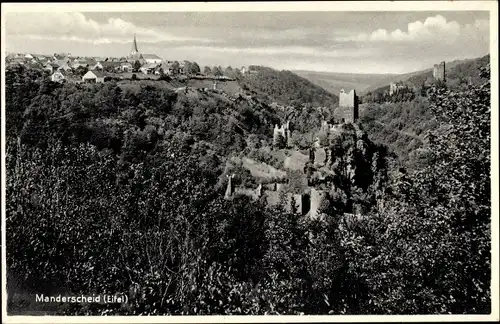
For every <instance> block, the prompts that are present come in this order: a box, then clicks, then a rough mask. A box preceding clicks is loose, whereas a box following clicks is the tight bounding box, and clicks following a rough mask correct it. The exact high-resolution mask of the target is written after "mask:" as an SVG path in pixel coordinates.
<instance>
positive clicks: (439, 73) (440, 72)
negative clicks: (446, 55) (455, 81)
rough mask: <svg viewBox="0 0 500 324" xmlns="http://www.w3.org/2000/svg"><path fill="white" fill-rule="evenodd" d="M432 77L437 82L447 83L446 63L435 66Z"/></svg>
mask: <svg viewBox="0 0 500 324" xmlns="http://www.w3.org/2000/svg"><path fill="white" fill-rule="evenodd" d="M432 76H433V77H434V79H435V80H441V81H446V75H445V62H444V61H443V62H441V63H439V64H434V70H433V71H432Z"/></svg>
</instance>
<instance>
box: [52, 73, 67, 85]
mask: <svg viewBox="0 0 500 324" xmlns="http://www.w3.org/2000/svg"><path fill="white" fill-rule="evenodd" d="M66 76H67V74H66V72H65V71H64V70H59V71H55V72H54V73H52V75H51V76H50V80H51V81H52V82H59V83H62V82H64V81H65V80H66Z"/></svg>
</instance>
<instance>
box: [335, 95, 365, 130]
mask: <svg viewBox="0 0 500 324" xmlns="http://www.w3.org/2000/svg"><path fill="white" fill-rule="evenodd" d="M358 99H359V98H358V96H357V95H356V90H354V89H352V90H351V91H349V92H345V91H344V89H342V90H340V94H339V107H338V108H337V109H335V111H334V116H335V118H336V119H338V120H341V121H342V122H345V123H355V122H356V121H357V120H358V116H359V110H358V109H359V108H358Z"/></svg>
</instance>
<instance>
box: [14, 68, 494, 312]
mask: <svg viewBox="0 0 500 324" xmlns="http://www.w3.org/2000/svg"><path fill="white" fill-rule="evenodd" d="M478 72H479V71H478ZM479 78H480V80H481V85H477V84H470V85H466V86H465V87H463V88H460V89H457V90H451V89H447V88H446V87H445V86H443V85H433V86H432V87H430V88H429V89H428V92H427V97H425V98H420V97H419V99H418V100H421V101H416V100H415V101H413V103H412V105H413V106H408V107H407V106H404V107H403V106H401V107H399V106H397V105H395V104H389V105H385V106H384V105H381V106H377V107H372V108H370V109H365V115H364V117H363V119H362V121H361V123H359V125H356V127H355V126H354V125H350V124H345V125H343V126H342V127H338V128H336V129H337V130H338V133H337V136H335V137H328V136H325V137H324V138H320V139H319V140H320V141H322V142H325V144H324V145H325V147H327V148H329V149H330V152H333V153H332V154H330V156H329V159H327V160H328V161H329V165H327V166H326V167H325V168H326V169H328V168H329V169H330V170H333V172H332V173H331V174H330V175H329V176H326V177H322V174H320V173H321V172H319V171H321V170H320V169H321V168H320V167H318V166H314V165H309V164H308V165H307V168H306V169H305V170H302V171H301V172H309V173H312V174H315V172H317V173H319V174H318V176H317V179H318V184H313V185H317V186H318V187H319V186H322V185H323V186H326V187H328V190H332V191H334V192H336V193H335V194H334V195H332V196H331V200H325V202H326V203H325V204H321V205H320V206H319V210H320V211H321V212H322V213H323V215H324V218H323V219H313V218H309V217H304V216H303V215H300V214H299V213H297V212H294V211H293V210H291V211H287V210H286V209H285V208H284V206H283V205H276V206H268V205H266V204H265V202H264V201H262V200H252V199H250V198H248V197H246V196H242V195H236V196H235V197H234V198H233V199H231V200H226V199H224V188H223V187H222V186H220V185H218V184H220V179H221V178H224V177H222V176H223V175H225V172H226V173H227V171H228V170H226V169H225V166H226V162H227V160H228V159H229V158H231V157H232V156H233V155H236V156H237V155H239V154H242V155H243V156H244V155H251V154H254V155H255V156H254V157H255V158H257V155H258V154H261V153H262V152H265V150H260V149H261V148H262V147H265V148H266V150H267V152H271V153H269V154H268V155H267V156H263V157H262V156H261V158H263V159H267V161H268V162H269V163H270V164H272V163H274V162H273V160H272V158H273V157H274V156H273V154H277V153H276V152H277V151H276V150H274V151H271V150H272V144H271V142H272V139H273V128H274V125H275V124H281V123H284V122H285V120H287V119H290V120H292V121H295V122H296V124H297V127H296V129H295V130H294V132H296V133H297V134H294V140H295V141H296V142H297V143H295V144H294V145H295V146H296V147H302V148H304V150H305V152H308V151H307V150H308V149H309V148H311V147H312V146H313V143H312V142H311V141H310V139H312V140H315V139H314V138H311V137H312V136H313V135H314V134H315V133H316V130H318V129H319V128H320V126H321V121H322V119H327V118H328V110H321V109H316V108H314V107H315V106H318V105H319V106H328V105H334V103H336V102H337V98H336V97H335V96H334V95H331V94H329V93H327V92H326V91H324V90H323V89H320V88H319V87H316V86H311V84H310V83H309V82H308V81H306V80H304V79H302V78H300V77H297V76H296V75H294V74H293V73H291V72H287V71H282V72H278V71H274V70H271V69H267V68H261V69H260V71H258V73H254V74H250V75H245V76H243V79H241V80H240V82H241V83H242V86H243V87H245V86H246V88H247V89H248V90H247V91H250V92H251V91H254V93H255V94H256V96H252V97H256V98H250V99H249V98H247V97H246V96H237V97H231V96H226V95H223V94H221V93H220V92H219V91H201V90H192V89H191V90H185V91H177V92H176V91H173V90H169V89H167V88H165V87H162V86H161V82H162V81H158V83H156V84H155V83H150V84H148V85H146V84H143V83H141V82H142V81H137V83H136V84H134V87H130V86H127V87H124V86H123V84H121V83H116V82H111V83H107V84H56V83H53V82H50V81H48V80H47V79H46V78H43V77H42V75H41V73H40V72H39V71H36V70H26V69H23V68H19V69H14V70H9V71H7V73H6V81H5V82H6V107H5V109H6V118H7V121H6V125H7V130H6V135H7V138H6V243H7V246H6V251H7V254H6V263H7V264H6V266H7V278H8V280H7V282H8V287H7V289H8V294H9V300H8V312H9V314H19V313H22V314H26V311H28V312H29V311H32V312H33V313H35V312H37V311H40V312H42V313H43V314H51V315H54V314H64V315H84V314H85V315H114V314H124V315H125V314H127V315H180V314H184V315H186V314H190V315H263V314H268V315H278V314H279V315H285V314H294V315H299V314H312V315H314V314H322V315H324V314H487V313H489V312H490V311H491V292H490V273H491V272H490V263H491V254H490V251H491V246H490V227H489V226H490V221H491V216H490V214H491V200H490V194H491V192H490V85H489V81H488V80H489V66H484V67H482V70H481V74H480V76H479ZM478 80H479V79H478ZM260 96H262V99H263V100H260V99H259V98H260ZM268 100H269V101H274V100H276V101H279V102H280V103H282V104H283V105H297V106H298V105H301V104H305V106H306V107H305V108H304V109H294V110H291V111H286V112H277V111H276V110H275V109H274V108H271V107H270V106H269V105H268V103H267V102H266V101H268ZM402 105H404V104H402ZM398 116H399V117H398ZM398 119H399V120H398ZM375 122H380V123H384V124H387V123H389V124H390V123H394V124H393V125H392V126H394V127H396V128H397V129H399V131H401V132H403V131H405V132H410V131H411V132H415V133H419V134H418V136H420V137H421V144H420V147H421V148H422V150H423V151H425V152H427V156H426V158H425V161H424V162H422V163H419V164H415V165H414V166H413V167H412V168H409V169H406V170H405V168H402V167H401V166H400V165H399V164H397V163H396V164H395V163H392V158H391V157H390V154H388V153H387V149H386V147H385V145H384V143H385V142H388V144H389V145H391V146H392V148H395V147H397V145H396V146H395V145H394V143H400V145H402V146H403V142H404V141H405V140H401V141H399V142H398V137H397V136H403V135H402V133H398V135H397V136H395V138H391V137H390V136H391V134H390V133H389V134H384V133H381V132H379V133H377V130H376V129H375V126H374V125H375V124H374V123H375ZM418 123H420V125H417V124H418ZM427 123H429V124H427ZM410 125H412V127H413V128H411V129H410ZM417 127H420V128H417ZM426 131H429V134H425V135H426V136H423V135H424V133H425V132H426ZM295 135H297V137H295ZM375 140H376V141H377V142H380V143H373V142H375ZM398 145H399V144H398ZM394 151H396V152H397V153H400V152H398V150H396V149H394ZM401 152H403V153H404V150H403V148H401ZM276 161H277V162H276V163H279V162H280V161H278V160H276ZM330 162H331V163H330ZM327 171H328V170H327ZM325 172H326V171H325ZM290 174H291V175H287V176H288V179H287V180H288V182H287V183H286V185H288V186H292V185H294V183H295V182H297V183H298V185H300V183H299V182H300V181H299V180H300V179H297V178H299V177H297V178H295V177H294V176H293V175H294V173H290ZM335 187H337V188H339V189H340V190H335ZM325 190H326V189H325ZM346 193H347V194H346ZM348 195H349V196H350V197H349V196H348ZM354 203H355V204H357V205H358V206H359V208H358V210H354V208H353V206H352V204H354ZM350 205H351V206H350ZM54 292H56V293H61V292H62V293H67V294H68V295H75V294H86V295H91V294H103V293H108V294H115V293H121V294H126V295H127V297H128V298H129V301H128V302H127V303H123V304H118V303H117V304H105V303H95V304H63V305H57V304H53V305H52V306H50V305H42V303H35V302H34V300H33V298H34V297H33V296H34V295H35V293H38V294H40V293H44V294H51V293H54ZM23 311H24V312H23Z"/></svg>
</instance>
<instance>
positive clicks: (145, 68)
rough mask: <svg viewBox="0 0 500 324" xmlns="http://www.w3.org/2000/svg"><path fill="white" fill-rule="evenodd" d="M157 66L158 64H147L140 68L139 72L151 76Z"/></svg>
mask: <svg viewBox="0 0 500 324" xmlns="http://www.w3.org/2000/svg"><path fill="white" fill-rule="evenodd" d="M159 66H160V64H158V63H149V64H145V65H143V66H141V68H140V69H139V70H140V71H141V72H142V73H144V74H152V73H154V72H155V69H156V68H157V67H159Z"/></svg>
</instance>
